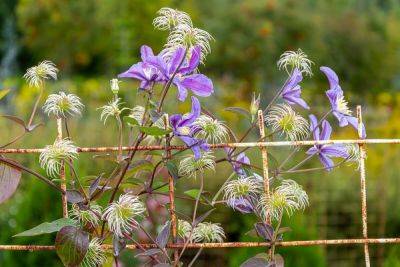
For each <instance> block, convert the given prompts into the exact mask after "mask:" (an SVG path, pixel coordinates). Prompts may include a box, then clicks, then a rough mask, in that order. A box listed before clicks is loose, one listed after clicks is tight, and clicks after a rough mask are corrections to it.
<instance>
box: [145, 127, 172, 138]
mask: <svg viewBox="0 0 400 267" xmlns="http://www.w3.org/2000/svg"><path fill="white" fill-rule="evenodd" d="M139 130H140V131H141V132H143V133H145V134H147V135H151V136H162V135H166V134H169V133H170V132H171V130H165V129H161V128H159V127H157V126H151V127H148V126H139Z"/></svg>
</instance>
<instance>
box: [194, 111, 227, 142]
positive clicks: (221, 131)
mask: <svg viewBox="0 0 400 267" xmlns="http://www.w3.org/2000/svg"><path fill="white" fill-rule="evenodd" d="M193 125H194V126H195V128H194V129H195V130H194V131H196V137H197V138H200V139H205V140H207V142H208V143H223V142H225V141H226V140H227V138H228V129H227V128H226V126H225V124H224V123H223V122H221V121H219V120H217V119H213V118H211V117H210V116H207V115H201V116H200V117H198V118H197V119H196V121H195V122H194V124H193Z"/></svg>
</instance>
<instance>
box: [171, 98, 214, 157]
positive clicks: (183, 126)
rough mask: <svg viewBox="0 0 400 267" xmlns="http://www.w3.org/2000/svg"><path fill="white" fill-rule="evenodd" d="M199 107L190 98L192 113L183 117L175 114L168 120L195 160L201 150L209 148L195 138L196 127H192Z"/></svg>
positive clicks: (199, 109)
mask: <svg viewBox="0 0 400 267" xmlns="http://www.w3.org/2000/svg"><path fill="white" fill-rule="evenodd" d="M200 112H201V106H200V102H199V100H198V99H197V98H196V97H194V96H192V111H191V112H190V113H187V114H185V115H183V116H182V115H180V114H175V115H172V116H171V118H170V123H171V126H172V131H173V133H174V135H175V136H177V137H179V138H180V139H181V140H182V141H183V142H184V143H185V144H186V145H187V146H188V147H190V148H191V149H192V151H193V153H194V157H195V159H199V158H200V157H201V150H204V151H208V150H209V146H208V144H207V143H206V141H205V140H202V139H198V138H195V137H194V135H195V134H196V127H195V125H193V123H194V122H195V120H196V119H197V118H198V117H199V116H200Z"/></svg>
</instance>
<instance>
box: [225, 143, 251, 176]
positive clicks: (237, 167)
mask: <svg viewBox="0 0 400 267" xmlns="http://www.w3.org/2000/svg"><path fill="white" fill-rule="evenodd" d="M231 151H232V149H231V148H225V152H226V154H227V155H228V161H229V162H230V163H231V164H232V168H233V170H234V171H235V172H236V173H237V174H238V175H240V176H244V175H246V172H245V171H244V169H243V167H242V166H243V165H246V164H247V165H248V164H250V159H249V158H248V157H247V156H246V154H245V153H244V152H242V153H240V154H239V155H237V156H236V157H235V158H232V157H231Z"/></svg>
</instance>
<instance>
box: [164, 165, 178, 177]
mask: <svg viewBox="0 0 400 267" xmlns="http://www.w3.org/2000/svg"><path fill="white" fill-rule="evenodd" d="M165 166H166V167H167V169H168V172H169V174H170V175H171V176H172V178H174V180H177V179H179V174H178V167H177V166H176V164H175V163H174V162H172V161H168V162H167V163H166V164H165Z"/></svg>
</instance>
